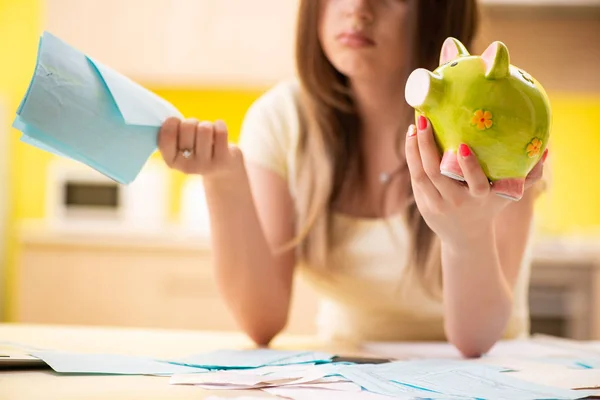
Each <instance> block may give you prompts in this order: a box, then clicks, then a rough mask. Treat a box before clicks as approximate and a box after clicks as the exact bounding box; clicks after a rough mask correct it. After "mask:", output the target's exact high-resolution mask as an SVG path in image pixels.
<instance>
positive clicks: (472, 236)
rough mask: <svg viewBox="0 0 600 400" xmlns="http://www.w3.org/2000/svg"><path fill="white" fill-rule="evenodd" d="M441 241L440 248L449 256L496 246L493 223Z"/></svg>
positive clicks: (483, 224)
mask: <svg viewBox="0 0 600 400" xmlns="http://www.w3.org/2000/svg"><path fill="white" fill-rule="evenodd" d="M441 240H442V248H443V249H445V250H446V251H447V252H449V254H461V253H464V252H473V251H475V250H485V249H492V248H493V246H495V245H496V236H495V230H494V223H493V221H490V222H486V223H482V224H481V225H479V226H478V227H477V228H475V229H469V230H466V231H464V232H462V233H457V234H454V235H451V236H448V237H445V238H442V239H441Z"/></svg>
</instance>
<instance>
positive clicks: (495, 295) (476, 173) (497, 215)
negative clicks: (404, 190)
mask: <svg viewBox="0 0 600 400" xmlns="http://www.w3.org/2000/svg"><path fill="white" fill-rule="evenodd" d="M419 125H420V129H418V130H417V129H416V128H415V127H414V126H411V127H410V129H409V131H408V134H407V138H406V143H405V147H406V160H407V164H408V167H409V171H410V175H411V183H412V187H413V193H414V197H415V202H416V203H417V206H418V207H419V211H420V212H421V215H422V216H423V218H424V219H425V221H426V222H427V224H428V225H429V227H430V228H431V229H432V230H433V231H434V232H435V233H436V235H437V236H438V237H439V238H440V240H441V242H442V272H443V285H444V308H445V329H446V334H447V336H448V339H449V341H450V342H452V343H454V344H455V345H456V347H457V348H458V349H459V350H460V351H461V352H462V353H463V354H464V355H465V356H471V357H472V356H478V355H480V354H483V353H485V352H487V351H488V350H489V349H490V348H491V347H492V346H493V344H494V343H495V342H496V341H497V340H498V339H499V338H500V337H501V335H502V333H503V331H504V329H505V327H506V322H507V321H508V318H509V316H510V312H511V309H512V290H513V286H514V283H515V281H516V277H517V275H518V272H519V269H520V266H521V260H522V258H523V252H524V248H525V246H526V244H527V239H528V233H529V229H530V225H531V219H532V214H533V203H534V199H535V197H536V194H537V189H536V188H533V187H532V186H533V185H534V184H535V183H537V182H539V181H540V179H541V177H542V172H543V162H544V158H545V156H544V157H542V158H541V160H540V161H539V162H538V164H537V165H536V166H535V167H534V168H533V169H532V171H531V172H530V173H529V175H528V176H527V179H526V180H525V189H526V190H525V195H524V196H523V197H522V198H521V199H520V200H519V201H518V202H516V203H515V202H514V201H512V200H508V199H506V198H503V197H500V196H497V195H496V193H495V192H494V190H495V189H494V187H493V186H490V184H489V181H488V179H487V177H486V176H485V174H484V172H483V170H482V168H481V165H480V164H479V161H478V159H477V156H476V154H474V153H473V152H472V151H471V149H470V148H469V147H468V146H467V145H464V144H463V145H461V146H460V147H459V149H458V154H457V161H458V164H459V166H460V170H461V172H462V173H463V175H464V179H465V181H466V183H467V185H464V184H462V183H459V182H456V181H455V180H453V179H449V178H447V177H446V176H443V175H442V174H441V171H440V163H441V155H440V154H439V150H438V148H437V146H436V142H435V139H434V136H433V131H432V128H431V124H430V123H429V121H428V120H427V119H425V118H424V117H419ZM544 154H547V153H544ZM528 188H529V189H528Z"/></svg>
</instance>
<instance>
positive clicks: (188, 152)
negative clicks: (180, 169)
mask: <svg viewBox="0 0 600 400" xmlns="http://www.w3.org/2000/svg"><path fill="white" fill-rule="evenodd" d="M192 154H193V153H192V151H191V150H190V149H183V150H181V155H182V156H183V158H185V159H186V160H187V159H189V158H190V157H191V156H192Z"/></svg>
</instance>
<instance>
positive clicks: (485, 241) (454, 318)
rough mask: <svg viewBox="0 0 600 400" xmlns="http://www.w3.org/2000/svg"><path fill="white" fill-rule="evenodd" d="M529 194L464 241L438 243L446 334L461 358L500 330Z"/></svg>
mask: <svg viewBox="0 0 600 400" xmlns="http://www.w3.org/2000/svg"><path fill="white" fill-rule="evenodd" d="M534 196H535V195H534V193H532V192H531V191H528V192H527V193H526V194H525V196H524V197H523V198H522V199H521V200H520V201H519V202H517V203H515V204H511V205H509V206H507V207H506V208H505V209H504V210H503V211H501V212H500V214H499V215H498V216H497V218H496V219H495V222H494V225H493V226H489V227H488V228H487V229H485V230H482V231H480V232H479V234H478V235H477V237H472V238H469V242H468V243H465V244H464V245H458V243H455V244H445V243H442V268H443V277H444V278H443V280H444V307H445V329H446V335H447V336H448V340H449V341H450V342H451V343H453V344H454V345H455V346H456V347H457V348H458V349H459V350H460V351H461V352H462V353H463V354H464V355H465V356H467V357H476V356H479V355H481V354H483V353H485V352H487V351H488V350H489V349H490V348H491V347H492V346H493V345H494V343H496V341H497V340H499V339H500V338H501V336H502V334H503V332H504V330H505V328H506V324H507V322H508V320H509V317H510V315H511V312H512V306H513V301H512V293H513V288H514V285H515V282H516V280H517V277H518V274H519V270H520V267H521V264H522V258H523V254H524V252H525V246H526V244H527V242H528V239H529V233H530V225H531V220H532V216H533V203H534Z"/></svg>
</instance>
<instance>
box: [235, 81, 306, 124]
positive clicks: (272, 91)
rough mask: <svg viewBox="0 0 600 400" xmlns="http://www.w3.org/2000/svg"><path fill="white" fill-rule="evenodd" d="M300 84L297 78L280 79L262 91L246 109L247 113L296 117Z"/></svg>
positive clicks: (274, 116) (276, 116)
mask: <svg viewBox="0 0 600 400" xmlns="http://www.w3.org/2000/svg"><path fill="white" fill-rule="evenodd" d="M299 99H300V84H299V82H298V81H297V80H286V81H281V82H279V83H277V84H275V85H274V86H272V87H271V88H269V89H267V90H266V91H265V92H264V93H262V94H261V95H260V96H259V97H258V98H257V99H256V100H255V101H254V102H253V103H252V105H251V106H250V108H249V109H248V113H247V114H248V115H249V116H251V115H252V114H267V115H269V116H271V117H272V118H291V117H296V118H297V117H298V110H299V104H300V102H299Z"/></svg>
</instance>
